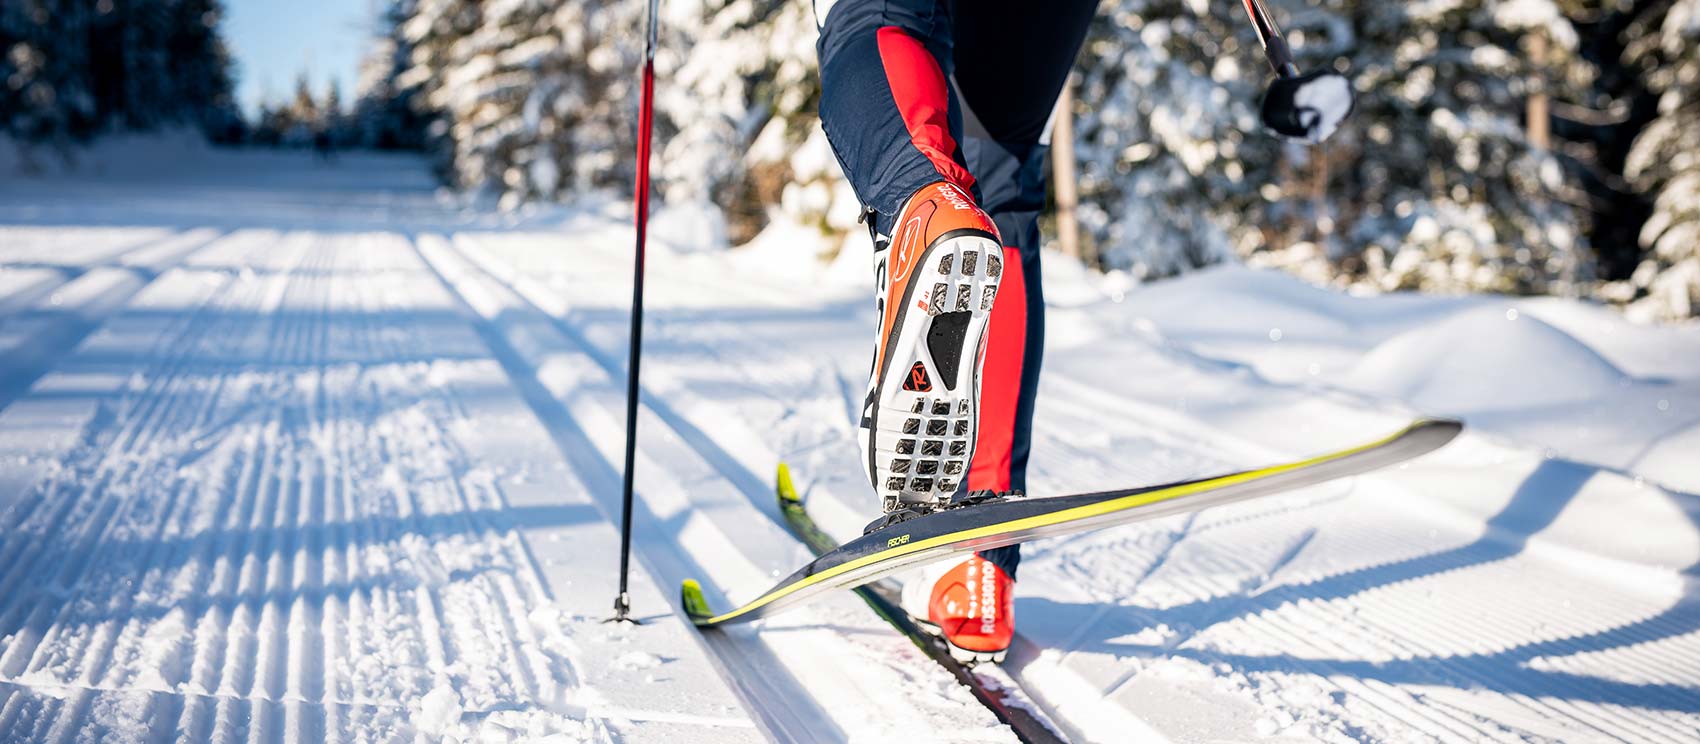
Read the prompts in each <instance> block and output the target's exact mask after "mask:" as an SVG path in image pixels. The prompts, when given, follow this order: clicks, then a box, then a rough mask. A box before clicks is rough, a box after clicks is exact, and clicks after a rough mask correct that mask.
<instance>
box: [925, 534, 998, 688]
mask: <svg viewBox="0 0 1700 744" xmlns="http://www.w3.org/2000/svg"><path fill="white" fill-rule="evenodd" d="M1014 594H1015V581H1014V580H1013V579H1011V578H1010V577H1009V575H1008V574H1006V573H1004V572H1003V569H1001V568H998V567H997V565H996V564H993V563H992V562H991V561H988V560H986V559H984V558H981V557H980V555H979V554H978V553H975V554H972V555H969V556H968V557H967V558H966V559H962V560H959V561H943V562H940V563H935V564H932V565H929V566H926V567H925V568H922V569H921V570H920V571H919V572H918V573H917V574H916V575H914V576H913V577H911V578H910V580H909V581H907V582H905V583H904V586H903V598H902V599H903V610H904V611H905V612H907V613H908V614H909V616H910V617H911V618H913V619H914V620H915V623H916V625H918V626H919V627H920V628H921V629H922V630H924V631H926V632H927V633H929V634H931V635H933V636H936V637H937V638H938V639H939V640H940V641H941V642H943V643H944V645H945V647H946V648H947V649H948V650H949V651H950V655H951V658H954V659H956V660H957V661H959V662H961V663H963V664H969V665H972V664H978V663H982V662H988V661H989V662H993V663H998V662H1002V661H1003V659H1004V656H1005V654H1007V653H1008V651H1009V644H1010V641H1011V640H1012V639H1013V638H1014V637H1015V602H1014Z"/></svg>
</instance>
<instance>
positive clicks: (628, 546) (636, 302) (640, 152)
mask: <svg viewBox="0 0 1700 744" xmlns="http://www.w3.org/2000/svg"><path fill="white" fill-rule="evenodd" d="M660 2H661V0H649V15H648V18H647V19H646V21H645V25H646V26H647V28H648V31H647V37H646V39H645V40H644V47H643V97H642V98H641V99H640V100H639V102H638V141H637V186H636V194H635V195H634V201H635V202H636V209H635V212H636V216H635V217H634V219H633V221H634V223H635V226H636V228H637V251H636V256H635V258H634V260H633V262H632V335H631V349H630V353H629V354H628V356H627V358H626V473H625V476H626V477H625V485H624V491H623V492H622V493H621V494H620V593H619V594H618V595H616V596H615V597H614V616H613V617H612V618H609V622H628V623H634V624H635V623H637V622H638V621H637V620H635V619H633V618H632V617H631V611H632V599H631V595H630V594H628V593H627V592H626V576H627V575H628V574H629V573H630V570H631V561H632V475H633V472H634V471H635V469H636V467H637V415H638V361H639V357H640V356H641V355H642V353H643V249H644V239H645V237H646V234H647V232H648V228H649V136H650V130H651V129H652V128H653V126H652V125H653V124H654V120H655V35H656V30H655V26H656V23H657V20H656V15H657V11H659V10H660V8H659V7H658V6H659V5H660Z"/></svg>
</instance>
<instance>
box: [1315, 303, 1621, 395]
mask: <svg viewBox="0 0 1700 744" xmlns="http://www.w3.org/2000/svg"><path fill="white" fill-rule="evenodd" d="M1340 383H1341V384H1342V385H1343V386H1344V387H1346V388H1348V389H1352V390H1357V391H1361V392H1366V393H1370V394H1374V395H1381V396H1384V397H1389V398H1396V399H1399V400H1403V401H1405V402H1406V403H1409V404H1410V405H1412V406H1414V407H1416V408H1419V409H1422V410H1424V411H1432V412H1435V413H1479V412H1485V411H1494V410H1504V409H1509V408H1530V407H1538V406H1548V405H1555V404H1559V403H1572V402H1577V401H1584V400H1588V399H1591V398H1594V397H1597V396H1599V395H1601V394H1603V393H1608V392H1610V391H1612V390H1614V389H1616V388H1618V387H1620V386H1625V385H1628V384H1629V383H1630V379H1629V378H1628V376H1626V375H1624V374H1623V372H1622V371H1620V370H1618V369H1617V368H1616V367H1613V366H1612V364H1611V362H1608V361H1606V359H1605V358H1604V357H1602V356H1600V355H1599V353H1598V352H1596V351H1594V350H1593V349H1591V348H1588V346H1586V345H1584V344H1583V343H1582V342H1580V341H1578V340H1576V339H1575V338H1574V337H1572V336H1570V335H1569V334H1566V333H1565V332H1563V331H1561V330H1558V329H1557V328H1554V327H1552V326H1550V325H1548V324H1546V323H1543V322H1541V321H1540V320H1538V319H1536V318H1532V317H1528V316H1524V315H1521V314H1520V313H1518V312H1517V310H1516V308H1511V309H1507V310H1500V309H1499V308H1494V307H1476V308H1470V309H1466V310H1463V311H1460V312H1458V313H1456V314H1454V315H1452V316H1450V317H1448V318H1445V319H1443V320H1441V321H1440V322H1438V323H1435V324H1433V325H1428V326H1423V327H1421V328H1417V329H1415V330H1411V331H1406V332H1404V333H1401V334H1399V335H1397V336H1394V337H1393V338H1391V339H1389V340H1387V341H1385V342H1383V343H1381V344H1380V345H1378V346H1376V347H1375V349H1373V350H1372V351H1370V352H1369V353H1368V354H1365V355H1364V356H1363V358H1362V359H1360V360H1359V361H1358V363H1357V364H1356V365H1355V366H1354V367H1353V368H1352V370H1351V371H1350V372H1349V373H1347V374H1346V375H1345V376H1344V377H1343V378H1342V379H1341V380H1340Z"/></svg>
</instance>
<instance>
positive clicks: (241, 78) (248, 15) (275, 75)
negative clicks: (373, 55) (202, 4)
mask: <svg viewBox="0 0 1700 744" xmlns="http://www.w3.org/2000/svg"><path fill="white" fill-rule="evenodd" d="M381 7H382V4H381V3H380V2H378V0H225V6H224V8H225V15H224V38H225V41H226V42H227V43H229V44H230V51H231V54H232V55H234V56H235V57H236V65H237V70H236V74H237V82H236V97H237V101H239V102H240V103H241V105H242V110H243V111H245V112H247V113H248V114H250V115H252V114H253V113H254V111H255V110H256V109H257V108H258V107H259V105H260V102H261V101H265V100H274V101H276V100H285V99H287V98H289V96H291V95H292V94H293V93H294V92H295V77H296V76H297V75H299V74H300V73H301V72H303V71H305V72H306V73H307V79H308V80H309V81H310V82H311V85H312V88H313V92H314V94H316V95H324V91H325V87H326V86H327V85H328V84H329V82H330V81H331V80H335V81H336V82H337V84H338V85H339V86H341V88H342V90H341V93H342V101H343V105H345V106H346V105H348V104H349V103H350V102H352V101H353V99H354V81H355V75H356V72H357V71H358V70H359V67H360V57H361V55H362V54H364V53H365V51H366V43H367V39H368V38H370V36H371V34H372V32H373V31H374V30H375V29H376V24H377V18H378V13H379V9H380V8H381Z"/></svg>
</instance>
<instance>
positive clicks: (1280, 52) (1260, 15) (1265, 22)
mask: <svg viewBox="0 0 1700 744" xmlns="http://www.w3.org/2000/svg"><path fill="white" fill-rule="evenodd" d="M1245 12H1246V14H1247V15H1250V16H1251V25H1252V26H1255V27H1256V28H1257V40H1258V41H1259V42H1261V43H1262V44H1263V54H1264V56H1265V57H1268V58H1269V66H1270V67H1273V68H1275V74H1276V75H1280V76H1281V77H1284V78H1290V77H1298V75H1299V66H1298V65H1296V64H1293V52H1292V50H1290V49H1288V48H1287V40H1286V39H1285V38H1282V36H1281V28H1280V27H1279V26H1276V25H1275V19H1273V18H1270V17H1269V11H1268V9H1266V8H1264V7H1263V3H1262V2H1261V0H1245Z"/></svg>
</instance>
